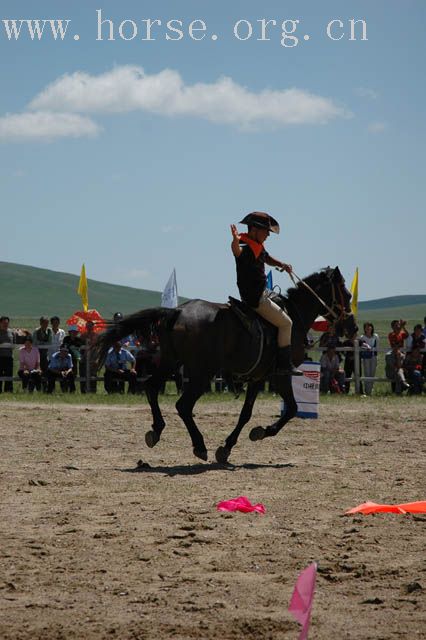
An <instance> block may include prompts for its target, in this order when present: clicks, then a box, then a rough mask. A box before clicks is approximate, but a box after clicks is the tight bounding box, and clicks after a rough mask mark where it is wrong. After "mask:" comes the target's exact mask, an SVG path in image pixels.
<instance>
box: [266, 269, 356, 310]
mask: <svg viewBox="0 0 426 640" xmlns="http://www.w3.org/2000/svg"><path fill="white" fill-rule="evenodd" d="M277 271H280V272H281V273H282V272H283V271H284V269H279V268H277ZM289 276H290V278H291V280H292V282H293V284H294V285H295V286H297V282H296V280H295V278H296V279H297V280H298V281H299V282H300V283H301V284H302V285H303V286H304V287H305V289H307V290H308V291H309V292H310V293H312V295H313V296H315V298H316V299H317V300H318V301H319V302H320V303H321V304H322V306H323V307H324V308H325V309H327V311H328V313H329V314H330V315H331V316H332V317H333V318H334V321H335V322H337V320H340V318H342V317H344V316H345V313H346V312H345V311H344V309H343V305H341V309H342V314H341V316H340V318H339V316H338V315H337V313H336V312H335V311H334V309H332V308H331V307H329V306H328V304H327V303H326V302H324V300H323V299H322V298H321V297H320V296H319V295H318V294H317V292H316V291H314V290H313V289H312V287H310V286H309V285H308V284H307V283H306V282H305V281H304V280H302V278H300V277H299V276H298V275H297V273H295V272H294V271H292V272H291V273H289ZM331 284H332V287H333V302H335V300H336V295H335V290H334V284H333V283H331Z"/></svg>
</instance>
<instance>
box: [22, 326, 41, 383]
mask: <svg viewBox="0 0 426 640" xmlns="http://www.w3.org/2000/svg"><path fill="white" fill-rule="evenodd" d="M18 376H19V377H20V378H21V380H22V388H23V389H28V391H29V392H30V393H32V392H33V391H34V388H36V389H37V391H40V390H41V369H40V352H39V350H38V349H37V347H33V339H32V337H31V336H27V337H26V338H25V342H24V346H23V347H21V348H20V349H19V369H18Z"/></svg>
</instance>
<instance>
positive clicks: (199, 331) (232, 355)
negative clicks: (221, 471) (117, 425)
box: [98, 267, 357, 463]
mask: <svg viewBox="0 0 426 640" xmlns="http://www.w3.org/2000/svg"><path fill="white" fill-rule="evenodd" d="M305 282H306V284H307V285H309V287H310V288H311V289H313V291H315V293H316V294H317V295H318V296H319V298H321V300H322V301H324V302H325V303H326V304H327V305H328V307H329V309H331V312H330V310H329V311H328V312H327V313H324V311H325V309H324V305H323V304H322V302H320V300H318V298H317V297H315V295H314V294H313V293H312V292H311V291H309V290H308V289H307V288H306V287H305V286H303V285H302V283H300V282H299V283H298V285H297V286H296V287H294V288H291V289H289V290H288V292H287V296H286V297H284V296H281V295H278V296H277V298H276V299H275V301H276V302H277V303H278V304H280V305H283V306H285V308H286V309H287V312H288V314H289V315H290V317H291V318H292V321H293V330H292V350H293V361H294V364H295V365H296V366H297V365H299V364H300V363H301V362H302V361H303V358H304V353H305V346H306V334H307V331H308V330H309V328H310V327H311V326H312V323H313V321H314V320H315V318H316V317H317V316H318V315H319V314H320V313H322V314H323V315H325V317H327V318H328V319H329V320H330V321H331V322H332V323H333V324H334V325H335V328H336V331H337V334H338V335H343V333H345V334H346V335H348V336H352V335H354V334H355V332H356V330H357V326H356V324H355V321H354V317H353V315H352V314H351V310H350V299H351V294H350V293H349V291H348V290H347V289H346V287H345V281H344V279H343V277H342V275H341V273H340V271H339V269H338V267H336V268H335V269H332V268H330V267H327V268H326V269H323V270H322V271H320V272H318V273H314V274H312V275H311V276H309V277H308V278H306V279H305ZM237 311H238V310H237ZM248 316H249V317H250V316H252V318H251V320H250V321H247V322H246V321H245V318H244V317H240V314H238V313H237V312H236V311H235V310H234V309H233V308H231V306H230V305H229V304H219V303H213V302H206V301H204V300H190V301H189V302H186V303H184V304H182V305H180V306H179V307H178V308H177V309H164V308H161V307H156V308H153V309H143V310H142V311H138V312H137V313H134V314H132V315H130V316H126V317H125V318H123V319H122V320H121V321H120V322H118V323H117V324H116V325H115V326H114V327H112V328H111V329H109V330H108V331H107V332H106V333H104V334H103V335H101V336H100V338H99V339H98V353H99V364H101V363H102V362H103V360H104V359H105V356H106V353H107V352H108V349H109V348H110V347H111V345H112V344H113V343H114V342H115V341H117V340H119V339H121V338H123V337H125V336H127V335H129V334H131V333H133V334H136V335H140V336H141V337H142V336H144V337H146V336H149V335H152V334H153V333H154V334H155V335H156V337H157V338H158V339H159V343H160V353H161V358H160V365H159V366H158V368H157V369H156V370H155V373H154V374H153V375H152V376H151V377H150V378H149V379H148V380H147V381H146V383H145V390H146V394H147V398H148V401H149V404H150V407H151V412H152V417H153V424H152V431H148V432H147V434H146V436H145V440H146V444H147V445H148V446H149V447H154V446H155V445H156V444H157V442H158V441H159V440H160V436H161V433H162V431H163V429H164V427H165V422H164V419H163V416H162V414H161V410H160V407H159V405H158V393H159V387H160V385H161V383H162V382H163V381H164V379H166V378H167V377H170V375H172V374H173V373H174V372H176V371H177V369H178V367H180V366H181V365H183V367H184V374H185V379H186V380H187V381H188V382H187V384H185V385H184V391H183V393H182V395H181V397H180V398H179V400H178V401H177V402H176V409H177V411H178V414H179V416H180V417H181V418H182V420H183V422H184V423H185V425H186V427H187V429H188V432H189V435H190V436H191V440H192V445H193V451H194V455H195V456H197V457H198V458H201V459H202V460H207V450H206V446H205V444H204V439H203V436H202V434H201V433H200V431H199V430H198V427H197V425H196V424H195V422H194V419H193V415H192V410H193V408H194V405H195V403H196V402H197V400H198V399H199V398H200V397H201V396H202V395H203V393H204V392H205V390H206V388H207V385H208V384H209V382H210V380H211V378H212V377H213V376H214V375H215V374H216V373H217V372H218V371H221V370H222V371H225V372H229V373H231V374H233V375H234V376H236V377H237V378H238V379H239V380H243V381H246V382H247V383H248V385H247V391H246V396H245V401H244V406H243V408H242V411H241V413H240V417H239V420H238V423H237V426H236V427H235V429H234V430H233V431H232V433H231V434H230V435H229V436H228V438H227V439H226V441H225V445H224V446H221V447H219V448H218V449H217V451H216V460H217V461H218V462H220V463H225V462H227V460H228V458H229V455H230V453H231V450H232V448H233V447H234V446H235V444H236V442H237V439H238V436H239V434H240V432H241V430H242V428H243V427H244V425H245V424H247V422H248V421H249V420H250V418H251V415H252V410H253V405H254V402H255V400H256V397H257V394H258V392H259V389H260V387H261V383H262V381H263V380H264V379H265V378H266V377H267V376H270V375H271V374H273V370H274V366H275V353H276V329H275V327H272V325H270V324H269V323H267V322H266V321H264V320H262V319H261V318H259V317H258V316H257V314H256V313H255V312H253V311H251V312H250V310H249V312H248ZM249 325H251V326H249ZM260 347H262V348H260ZM275 387H276V390H277V392H278V393H279V394H280V395H281V396H282V398H283V399H284V402H285V407H286V410H285V413H284V415H282V416H281V417H280V418H279V419H278V420H277V421H276V422H274V423H273V424H271V425H269V426H268V427H266V428H264V427H255V428H254V429H252V431H251V432H250V439H251V440H262V439H263V438H267V437H270V436H276V435H277V433H278V432H279V431H281V429H282V428H283V426H284V425H285V424H286V423H287V422H288V421H289V420H291V418H293V417H294V416H295V415H296V411H297V404H296V402H295V399H294V395H293V389H292V384H291V378H290V377H289V376H276V378H275Z"/></svg>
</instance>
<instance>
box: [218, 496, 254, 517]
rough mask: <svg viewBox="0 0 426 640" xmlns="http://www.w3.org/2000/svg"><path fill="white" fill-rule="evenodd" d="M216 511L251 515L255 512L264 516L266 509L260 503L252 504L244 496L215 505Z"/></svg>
mask: <svg viewBox="0 0 426 640" xmlns="http://www.w3.org/2000/svg"><path fill="white" fill-rule="evenodd" d="M216 509H217V510H218V511H241V512H242V513H251V512H252V511H256V512H257V513H261V514H264V513H265V511H266V509H265V506H264V505H263V504H261V503H260V502H259V503H258V504H252V503H251V502H250V500H249V499H248V498H246V497H245V496H239V497H238V498H233V499H232V500H223V501H222V502H219V503H218V504H217V505H216Z"/></svg>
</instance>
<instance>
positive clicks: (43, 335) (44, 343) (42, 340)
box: [33, 316, 52, 390]
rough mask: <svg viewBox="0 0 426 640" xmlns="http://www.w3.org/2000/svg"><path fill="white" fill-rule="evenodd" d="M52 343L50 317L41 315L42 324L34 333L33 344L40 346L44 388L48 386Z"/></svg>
mask: <svg viewBox="0 0 426 640" xmlns="http://www.w3.org/2000/svg"><path fill="white" fill-rule="evenodd" d="M51 344H52V329H51V328H50V327H49V318H46V317H45V316H41V318H40V326H39V328H38V329H36V330H35V331H34V333H33V345H34V346H35V347H39V351H40V369H41V375H42V384H43V388H44V390H46V388H47V369H48V366H49V355H50V354H49V353H48V351H49V349H48V347H49V345H51Z"/></svg>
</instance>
